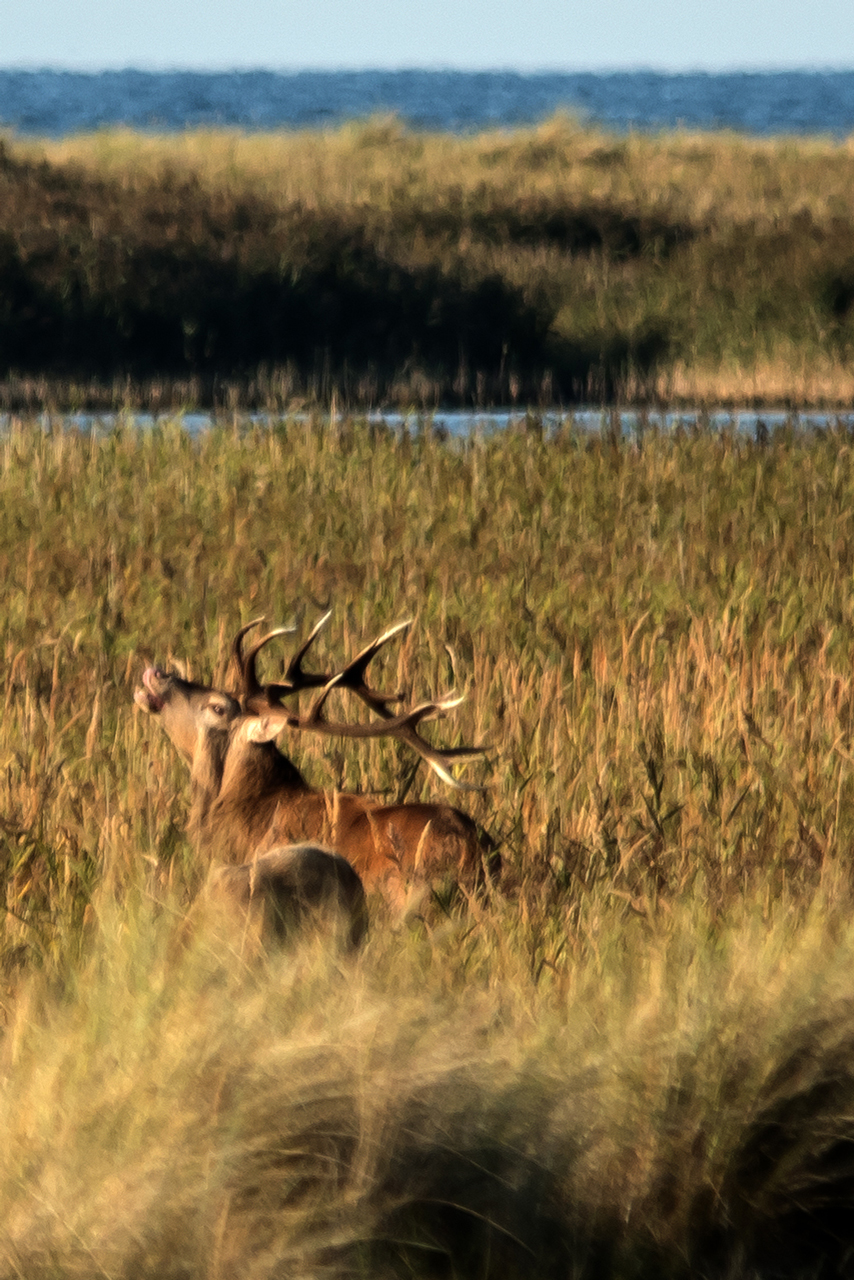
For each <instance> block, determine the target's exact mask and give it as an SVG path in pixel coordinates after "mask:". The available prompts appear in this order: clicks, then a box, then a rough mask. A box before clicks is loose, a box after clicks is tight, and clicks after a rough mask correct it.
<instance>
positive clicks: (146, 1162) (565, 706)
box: [0, 419, 854, 1277]
mask: <svg viewBox="0 0 854 1280" xmlns="http://www.w3.org/2000/svg"><path fill="white" fill-rule="evenodd" d="M852 521H854V467H852V448H851V442H850V439H849V437H848V436H847V435H844V434H842V433H839V432H828V433H818V434H811V435H804V436H795V435H793V434H790V433H785V432H781V433H779V434H777V435H775V436H773V437H772V438H771V439H770V440H769V441H767V442H766V443H756V442H752V441H747V440H743V439H737V438H734V437H732V436H729V435H720V436H714V435H711V434H705V433H698V434H696V435H679V436H677V437H663V436H658V435H656V434H654V433H651V434H648V435H646V436H645V437H643V438H642V439H640V440H638V441H636V442H634V443H619V442H615V441H613V440H609V439H607V438H604V437H603V438H595V439H588V438H585V437H583V436H579V435H577V434H575V433H574V432H573V430H572V429H571V428H567V429H566V430H565V431H563V432H559V433H558V434H557V436H556V437H554V438H552V439H547V438H544V436H543V434H542V432H540V431H539V430H538V429H537V427H536V423H535V422H533V421H531V422H530V423H529V425H528V427H527V429H521V428H520V429H517V430H514V431H511V432H509V433H507V434H505V435H502V436H500V437H496V438H494V439H474V440H471V441H469V442H467V443H465V444H462V443H445V442H442V441H440V440H437V439H435V438H433V437H432V436H431V435H430V433H429V432H426V431H425V432H424V433H422V434H420V435H418V436H416V437H409V436H403V437H400V436H398V435H395V434H393V433H391V432H388V431H386V430H384V429H382V428H377V427H369V426H366V425H364V424H361V423H359V422H358V421H355V420H344V421H341V420H339V421H337V422H336V423H335V425H334V426H333V427H330V425H329V423H328V421H323V420H321V419H317V420H316V421H313V422H311V421H295V420H291V421H283V422H282V423H280V424H278V425H274V426H272V427H270V428H269V429H261V428H252V429H247V430H243V429H241V428H240V427H239V426H235V427H233V428H229V429H218V430H215V431H212V432H210V433H208V434H205V435H203V436H201V437H200V438H199V439H197V440H193V439H191V438H190V437H189V436H188V435H187V433H186V432H185V431H184V430H183V429H182V427H181V424H180V421H175V422H174V423H164V424H162V425H160V426H158V427H157V428H156V429H154V430H152V431H148V432H146V431H138V430H135V429H133V428H132V427H130V426H127V427H120V428H119V429H117V430H116V431H115V432H113V433H111V434H109V435H108V436H106V437H104V438H102V439H98V438H95V437H91V438H90V437H86V436H82V435H77V434H75V433H73V432H62V431H58V430H57V431H48V432H45V431H43V430H42V429H41V428H40V427H39V426H37V425H35V424H33V423H30V422H26V421H15V422H13V423H12V424H11V426H10V428H9V430H8V431H7V432H6V433H5V435H4V436H3V438H2V440H0V564H2V572H3V579H4V583H5V610H4V615H3V618H2V623H0V626H2V634H0V643H2V646H3V649H2V652H3V655H4V672H5V680H4V685H3V691H2V696H3V717H2V724H1V725H0V857H2V878H3V891H4V895H5V904H6V908H7V909H6V913H5V919H4V922H3V935H2V958H3V966H4V968H3V973H4V978H3V996H2V998H3V1036H2V1043H0V1076H1V1077H2V1088H1V1089H0V1132H2V1134H3V1137H2V1140H0V1274H2V1275H4V1276H5V1275H9V1276H16V1275H18V1276H20V1275H25V1276H42V1275H44V1276H66V1275H68V1276H87V1277H88V1276H90V1275H92V1276H94V1275H104V1274H106V1275H113V1276H128V1277H131V1276H140V1275H143V1276H148V1275H150V1276H165V1277H171V1276H175V1277H178V1276H181V1277H185V1276H192V1277H195V1276H204V1277H208V1276H229V1275H241V1276H250V1277H251V1276H255V1275H257V1276H277V1275H278V1276H284V1275H287V1276H297V1275H300V1276H302V1275H305V1276H321V1275H334V1276H338V1275H341V1276H351V1275H363V1274H365V1275H389V1276H397V1275H424V1276H445V1275H447V1276H496V1277H498V1276H513V1275H515V1274H523V1273H524V1274H529V1273H530V1272H532V1271H534V1272H536V1273H537V1274H539V1275H544V1276H551V1275H554V1276H558V1275H569V1274H571V1275H579V1276H580V1275H585V1276H586V1275H590V1276H600V1275H614V1276H637V1275H646V1274H650V1275H652V1274H655V1275H662V1274H664V1275H674V1276H675V1275H680V1276H681V1275H685V1276H687V1275H696V1274H704V1275H710V1276H711V1275H720V1276H735V1275H739V1276H740V1275H745V1276H747V1275H750V1276H754V1275H758V1276H765V1275H768V1276H771V1275H773V1276H804V1277H805V1276H818V1275H822V1276H823V1275H828V1276H830V1275H834V1276H835V1275H846V1274H848V1270H847V1268H848V1267H849V1265H850V1263H849V1254H850V1250H851V1244H852V1233H851V1228H850V1222H851V1220H852V1212H851V1210H852V1207H854V1205H852V1194H853V1193H854V1183H852V1177H854V1132H852V1129H854V1122H852V1116H854V1068H852V1063H854V1052H852V1050H854V1043H852V1041H854V1009H853V1008H852V999H851V976H850V975H851V972H852V958H854V936H852V926H851V923H850V921H851V908H852V892H851V870H850V862H851V849H852V842H854V841H853V839H852V838H853V837H854V825H853V823H852V784H854V757H852V741H851V736H852V727H853V726H852V717H854V702H852V691H851V676H850V673H851V662H852V655H854V609H852V593H851V585H852V572H853V571H854V541H852ZM328 603H332V604H333V606H334V609H335V612H334V616H333V620H332V622H331V623H330V626H329V628H328V630H327V634H326V635H325V638H324V640H323V642H322V643H323V645H325V646H327V647H326V652H327V653H329V654H330V655H331V656H332V657H333V660H334V658H335V657H340V656H342V655H343V654H344V653H352V652H354V651H355V649H356V647H357V646H358V645H359V644H360V643H361V642H362V641H363V640H365V639H366V638H368V637H369V636H370V635H372V634H376V633H377V632H378V631H379V630H380V629H382V628H384V627H385V626H387V625H388V624H390V623H392V622H394V621H396V620H398V619H400V618H402V617H406V616H412V615H414V616H415V617H416V625H415V626H414V627H413V628H412V631H411V633H410V634H409V636H408V637H407V639H406V640H405V642H404V644H403V645H402V646H401V647H400V650H399V652H398V653H397V654H390V655H389V656H388V657H387V658H386V660H385V661H386V664H387V668H386V671H387V675H386V678H387V679H389V680H390V681H391V683H392V684H394V683H395V681H396V682H397V684H398V686H399V687H405V688H410V689H411V690H412V693H413V696H414V697H420V696H421V695H422V694H427V693H432V692H435V691H437V690H439V689H444V688H446V687H447V686H448V684H449V683H450V682H451V680H452V674H451V661H450V659H449V655H448V653H447V652H446V649H445V645H449V646H450V647H451V649H452V651H453V657H454V663H455V665H456V669H457V674H458V678H459V679H460V680H461V682H463V683H464V684H465V685H466V686H469V697H468V699H467V701H466V703H465V704H464V705H463V706H462V707H461V708H460V709H459V711H458V712H457V713H456V714H455V716H454V719H453V720H450V721H446V722H444V723H443V724H442V725H441V726H439V731H440V733H441V735H442V737H443V740H445V741H449V742H451V741H453V740H455V738H456V737H457V736H459V738H460V739H461V740H464V741H469V742H471V741H488V742H490V743H492V744H493V754H492V757H491V760H490V762H489V764H488V765H476V766H472V767H471V773H472V776H473V777H476V778H477V777H478V774H477V770H478V769H480V770H481V772H480V775H479V777H480V780H481V781H483V782H485V783H486V784H487V786H486V790H485V791H484V792H483V793H482V794H481V795H476V796H474V797H473V799H472V801H471V803H470V804H469V805H468V806H467V807H468V808H469V809H470V811H471V812H472V813H473V815H474V816H475V817H477V818H478V820H480V821H483V822H484V823H485V824H486V826H487V827H488V829H489V830H490V831H491V832H492V834H493V836H494V837H495V838H496V840H497V841H498V842H499V844H500V846H501V849H502V854H503V856H504V860H505V865H506V867H507V875H506V880H505V883H504V885H503V886H502V890H501V891H500V892H499V893H496V894H494V895H493V896H492V897H490V898H489V899H487V900H485V901H482V902H474V903H471V904H465V903H463V904H456V905H453V904H444V905H443V904H439V903H437V904H435V908H434V911H433V912H432V913H431V914H430V916H429V917H428V918H427V919H426V920H424V921H422V922H414V923H413V924H411V925H410V926H407V927H406V928H405V929H402V930H393V929H392V927H391V924H390V922H389V921H388V920H387V918H386V917H385V915H384V913H383V911H382V909H381V907H380V906H379V905H378V904H374V925H373V929H372V932H371V936H370V939H369V942H368V946H367V949H366V951H365V952H364V954H363V955H362V956H360V957H359V959H358V960H357V961H356V962H355V963H354V964H353V965H352V966H349V965H346V964H344V963H343V962H340V961H338V960H336V959H334V958H329V957H324V956H323V954H322V953H321V951H320V949H319V948H318V947H317V946H312V945H311V944H307V946H306V949H305V950H304V951H301V952H299V953H298V954H296V955H291V956H286V957H280V958H271V959H270V960H269V962H267V963H265V964H263V965H261V966H258V965H251V964H249V963H248V962H247V961H246V960H244V959H243V958H242V957H240V956H238V955H232V954H226V955H222V954H218V951H221V948H219V947H218V946H217V944H216V941H215V940H213V939H210V938H205V937H200V938H197V939H195V940H194V942H193V943H192V945H190V946H189V947H188V948H185V949H184V950H181V948H179V947H177V946H176V934H177V931H178V930H180V926H181V922H182V920H183V915H184V912H185V910H186V905H187V902H188V901H189V898H190V896H191V894H192V891H193V889H194V886H195V885H196V884H197V883H198V878H199V875H200V874H201V872H200V869H199V868H197V867H194V866H193V865H192V862H191V859H190V856H189V852H188V848H187V845H186V842H185V839H184V836H183V822H184V816H185V784H186V780H185V777H184V775H183V771H182V766H180V764H179V763H178V761H177V760H176V759H175V758H174V754H173V752H172V749H171V748H170V746H169V744H168V743H167V742H166V741H165V738H164V737H163V736H162V735H159V734H158V733H157V728H156V726H152V724H151V722H150V721H148V720H147V719H146V718H144V717H141V716H138V715H136V714H135V713H134V711H133V708H132V705H131V693H132V688H133V684H134V682H135V681H136V680H137V679H138V677H139V673H140V671H141V669H142V667H143V665H144V664H145V663H147V662H148V661H150V660H151V659H152V658H154V657H158V658H159V659H161V660H163V661H166V660H169V659H170V658H173V659H176V660H181V661H185V662H187V663H188V664H189V665H190V666H191V668H192V669H193V670H194V671H195V672H197V673H199V674H202V675H204V676H205V677H206V678H209V677H214V678H215V679H217V680H222V679H223V675H224V670H225V663H226V659H227V655H228V640H229V638H230V636H231V635H232V634H233V632H234V631H235V630H236V628H237V626H238V625H239V623H240V622H241V621H243V620H245V619H246V618H247V617H250V616H257V614H258V613H259V612H262V611H263V612H266V613H267V614H268V616H269V617H270V618H271V620H274V621H276V622H281V621H291V620H295V621H297V622H299V623H300V625H301V627H303V628H304V629H307V628H308V627H309V626H310V625H311V624H312V623H313V621H314V620H315V619H316V617H317V616H318V613H319V612H320V611H321V610H323V609H324V608H325V607H326V605H327V604H328ZM270 662H271V667H273V668H274V666H275V664H274V662H273V660H272V658H271V660H270ZM283 746H285V748H286V749H290V748H292V749H293V750H294V752H295V754H297V755H298V758H299V761H300V764H301V766H303V767H304V770H305V772H306V773H307V775H308V776H309V777H310V778H311V780H312V781H313V782H315V783H317V784H324V785H327V786H346V787H349V788H362V789H374V790H378V789H382V790H385V791H387V792H388V793H390V794H393V795H394V794H403V793H404V792H406V791H407V789H408V788H409V792H408V793H409V794H410V795H417V794H420V793H422V789H423V794H425V795H427V794H438V792H437V790H436V789H434V785H433V783H432V782H431V781H430V779H429V778H428V776H427V775H426V772H424V773H423V774H422V772H419V773H418V774H417V776H416V778H415V781H414V784H413V781H412V778H411V770H410V761H409V760H408V759H407V758H406V756H405V755H404V754H401V753H399V751H398V749H397V748H396V747H394V746H389V745H388V744H385V745H383V744H380V743H364V744H361V745H360V746H359V747H351V746H348V745H346V744H341V745H340V747H339V746H338V745H336V744H334V743H332V744H330V743H328V742H326V743H325V742H322V741H318V742H310V741H305V742H303V741H299V742H294V743H283Z"/></svg>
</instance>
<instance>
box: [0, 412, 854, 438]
mask: <svg viewBox="0 0 854 1280" xmlns="http://www.w3.org/2000/svg"><path fill="white" fill-rule="evenodd" d="M19 421H36V422H38V423H39V425H40V426H41V427H42V429H43V430H45V431H50V430H55V429H57V428H59V429H67V430H71V431H80V432H83V433H85V434H94V435H107V434H109V433H110V432H111V431H113V430H115V428H116V427H117V426H119V425H122V426H127V427H131V428H134V429H141V430H145V429H154V428H156V427H158V426H159V427H163V426H166V425H167V424H174V425H178V426H180V427H181V428H182V429H183V430H184V431H186V432H187V434H188V435H190V436H198V435H201V434H203V433H204V432H206V431H210V430H212V429H213V428H215V427H220V428H222V427H230V428H236V429H237V430H241V429H250V428H252V427H259V426H260V427H265V426H272V425H275V424H277V423H281V422H293V421H301V422H305V423H308V422H315V421H316V422H318V423H319V424H321V425H323V426H326V427H329V426H332V427H334V426H335V425H336V423H337V424H341V423H343V422H344V421H347V422H367V423H369V424H372V425H375V426H386V427H388V428H389V429H391V430H396V431H404V430H406V431H409V432H411V433H413V434H416V433H420V432H425V431H426V432H432V433H433V434H435V435H437V436H439V437H443V438H447V439H456V440H466V439H469V438H471V437H477V436H481V437H484V436H492V435H496V434H499V433H501V432H502V431H506V430H508V429H511V430H517V431H519V430H531V431H537V432H544V433H545V434H547V435H554V434H555V433H557V432H559V431H569V432H571V431H575V432H577V433H579V434H582V435H590V436H595V435H619V436H621V437H622V438H624V439H632V438H637V437H642V436H643V434H644V433H645V432H648V431H651V432H663V433H675V432H678V431H686V432H697V431H713V432H727V431H730V432H733V433H735V434H736V435H739V436H742V437H749V438H753V439H757V440H760V441H761V440H765V439H768V438H769V437H771V436H773V435H774V433H775V432H778V431H786V430H788V431H795V432H798V433H809V432H811V431H840V432H846V433H852V434H854V409H851V410H828V411H825V410H801V411H792V410H790V411H787V410H783V409H714V410H705V409H703V410H701V409H673V410H664V409H660V410H659V409H607V408H606V409H602V408H579V409H573V410H572V411H570V412H567V411H565V410H559V409H550V410H542V411H539V410H536V411H535V410H528V411H524V412H520V411H519V410H518V409H503V410H467V409H436V410H433V411H431V412H429V413H424V412H411V413H400V412H391V411H389V412H379V411H376V412H371V413H358V412H356V413H352V414H343V415H342V414H337V415H335V416H334V417H330V415H329V413H328V412H317V413H315V414H306V413H296V414H289V413H272V412H268V411H261V412H255V413H221V414H216V413H206V412H205V413H192V412H187V413H162V414H151V413H130V412H128V411H122V412H121V413H84V412H79V413H64V414H63V413H48V412H43V413H40V414H36V415H31V414H28V413H17V414H10V413H4V414H0V431H2V432H7V431H9V430H10V429H11V427H12V423H13V422H19Z"/></svg>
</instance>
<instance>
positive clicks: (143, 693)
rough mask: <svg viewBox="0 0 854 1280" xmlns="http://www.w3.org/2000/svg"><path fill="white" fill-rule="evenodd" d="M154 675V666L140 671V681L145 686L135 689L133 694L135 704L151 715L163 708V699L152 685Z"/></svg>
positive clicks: (155, 673)
mask: <svg viewBox="0 0 854 1280" xmlns="http://www.w3.org/2000/svg"><path fill="white" fill-rule="evenodd" d="M156 675H157V672H156V671H155V669H154V667H147V668H146V669H145V671H143V673H142V683H143V685H144V686H145V688H141V689H136V690H135V691H134V695H133V700H134V702H135V703H136V705H137V706H138V707H141V708H142V710H143V711H148V712H150V713H151V714H152V715H157V713H158V712H159V711H162V710H163V699H162V698H161V697H160V695H159V694H158V693H156V692H155V690H154V689H153V687H152V685H153V683H154V680H155V678H156Z"/></svg>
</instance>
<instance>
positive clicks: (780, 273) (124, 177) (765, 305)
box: [0, 116, 854, 409]
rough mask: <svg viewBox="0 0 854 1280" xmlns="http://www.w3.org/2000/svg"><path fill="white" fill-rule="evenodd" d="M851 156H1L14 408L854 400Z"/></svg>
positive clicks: (355, 130)
mask: <svg viewBox="0 0 854 1280" xmlns="http://www.w3.org/2000/svg"><path fill="white" fill-rule="evenodd" d="M852 191H854V151H852V146H851V142H850V140H848V141H845V142H835V141H832V140H828V139H792V138H776V139H771V140H767V139H766V140H756V139H750V138H744V137H740V136H736V135H729V134H711V133H710V134H689V133H685V134H679V133H677V134H666V135H661V136H649V135H642V134H638V135H632V134H630V135H625V136H622V135H612V134H607V133H603V132H601V131H596V130H594V129H590V128H583V127H581V126H580V125H579V124H578V123H577V122H575V121H573V120H571V119H570V118H567V117H562V116H558V117H555V118H554V119H552V120H549V121H546V122H545V123H544V124H542V125H540V126H539V127H537V128H534V129H527V130H518V131H506V132H497V131H496V132H486V133H481V134H477V135H474V136H471V137H450V136H444V135H431V134H422V133H416V132H412V131H408V130H407V129H406V128H404V127H403V126H402V125H401V124H400V122H399V121H396V120H394V119H376V120H369V121H367V122H363V123H361V124H353V125H348V126H346V127H343V128H339V129H337V130H332V131H328V132H323V131H314V132H311V131H309V132H302V133H300V132H297V133H279V134H261V135H247V134H241V133H236V132H189V133H186V134H182V135H177V136H175V135H173V136H148V135H141V134H133V133H129V132H122V131H105V132H103V133H98V134H94V135H91V136H86V137H78V138H70V139H66V140H62V141H53V142H49V141H44V142H32V141H24V140H17V139H14V138H9V139H8V140H7V141H6V143H5V144H4V145H3V149H2V158H1V159H0V379H2V383H0V403H5V404H6V405H7V406H9V407H13V408H22V407H27V406H29V407H37V406H39V405H41V404H42V403H44V402H45V401H48V402H51V403H54V404H56V405H60V406H64V407H68V406H72V407H73V406H79V405H83V404H91V405H114V406H122V405H127V404H129V403H135V404H143V403H144V404H147V405H151V406H153V407H169V406H174V407H181V406H187V405H190V404H195V403H199V402H204V403H207V404H218V405H221V406H229V405H236V404H241V405H244V406H246V405H252V406H263V407H272V408H277V409H278V408H283V407H293V406H295V405H296V404H298V403H303V404H306V403H307V404H329V403H330V401H331V400H332V399H333V398H334V399H335V401H336V403H338V404H339V405H345V406H349V407H351V408H355V409H364V408H366V407H368V406H371V405H417V406H426V407H433V406H435V405H437V404H440V403H441V404H451V403H453V404H460V405H484V404H492V405H495V404H518V405H521V406H524V405H526V404H534V405H540V406H542V405H547V404H555V403H562V404H570V403H576V402H578V401H588V402H589V401H593V402H607V403H611V402H614V401H619V402H622V403H646V404H648V403H655V402H661V401H664V402H667V403H682V404H685V403H688V404H701V405H709V404H744V403H749V404H772V403H773V404H778V405H789V406H795V405H801V406H803V405H818V406H831V407H833V406H840V405H844V404H850V403H851V401H852V398H854V378H852V373H851V353H852V342H854V328H852V325H854V301H852V300H854V257H852V249H851V245H852V231H853V230H854V224H852V213H851V209H852Z"/></svg>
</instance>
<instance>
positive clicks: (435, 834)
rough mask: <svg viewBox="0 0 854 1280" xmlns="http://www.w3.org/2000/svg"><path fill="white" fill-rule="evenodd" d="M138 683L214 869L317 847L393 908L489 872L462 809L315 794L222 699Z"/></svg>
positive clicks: (490, 863)
mask: <svg viewBox="0 0 854 1280" xmlns="http://www.w3.org/2000/svg"><path fill="white" fill-rule="evenodd" d="M143 679H144V684H145V688H144V689H140V690H138V691H137V694H136V702H137V704H138V705H139V706H141V707H142V708H143V710H145V711H148V712H150V713H151V714H154V715H157V716H158V718H159V719H160V722H161V724H162V725H163V727H164V729H165V730H166V733H167V734H168V735H169V737H170V739H171V740H172V742H173V743H174V745H175V746H176V748H177V749H178V750H179V752H181V754H182V755H183V756H184V757H185V759H187V760H188V762H189V764H190V771H191V788H192V803H191V813H190V830H191V834H192V837H193V840H194V842H195V844H196V845H197V847H198V848H199V849H200V850H201V849H204V850H205V852H206V854H207V856H208V857H210V858H212V859H213V860H215V861H218V862H222V863H229V864H241V863H245V862H249V861H251V860H252V859H253V858H256V857H258V856H259V855H262V854H265V853H267V852H268V851H269V850H271V849H273V848H275V847H276V846H279V845H282V844H285V843H296V842H300V841H320V842H321V843H323V844H327V845H329V846H330V847H331V848H333V849H334V850H336V851H337V852H338V853H339V854H340V855H341V856H342V857H344V858H346V860H347V861H348V862H349V863H350V864H351V865H352V866H353V867H354V868H355V870H356V871H357V872H358V874H359V876H360V877H361V878H362V880H363V882H364V884H365V887H366V888H367V889H369V890H370V889H374V888H379V889H380V890H382V891H383V892H384V893H385V895H386V896H387V897H389V898H390V899H391V900H392V901H393V902H394V903H395V904H397V905H399V904H400V903H401V900H402V896H403V895H404V894H405V891H406V885H407V883H408V882H411V881H416V882H419V883H420V884H422V885H424V884H428V883H429V882H431V881H436V880H439V879H443V878H448V879H453V880H454V881H456V882H458V883H460V884H462V885H464V886H466V887H469V888H471V887H474V885H475V884H477V883H478V882H479V881H481V880H482V879H483V875H484V871H485V870H488V871H489V872H490V874H494V872H495V870H496V869H497V866H496V864H497V858H496V855H495V854H494V853H493V851H492V846H491V843H490V842H489V840H488V838H487V837H485V836H481V835H479V833H478V830H477V827H476V826H475V824H474V822H473V821H472V820H471V818H469V817H468V816H467V815H466V814H464V813H461V812H460V810H458V809H455V808H453V807H452V806H450V805H446V804H398V805H384V804H380V803H378V802H375V801H372V800H370V799H369V798H367V797H365V796H361V795H354V794H348V793H342V792H334V793H331V792H322V791H316V790H314V789H313V788H311V787H310V786H309V785H308V783H307V782H306V781H305V779H304V778H303V777H302V775H301V774H300V772H299V770H298V769H297V768H296V767H295V766H294V765H293V764H292V762H291V761H290V760H289V759H288V758H287V756H285V755H283V754H282V753H281V752H280V751H279V750H278V749H277V747H276V746H275V744H274V743H273V742H272V741H271V740H263V741H257V740H254V739H253V737H252V733H253V731H255V729H256V727H257V725H258V723H259V720H258V717H254V716H251V715H246V714H244V713H243V711H242V709H241V707H240V704H239V703H238V702H237V701H236V700H235V699H234V698H232V697H230V695H228V694H225V693H222V692H220V691H219V690H216V689H211V688H209V687H207V686H204V685H197V684H192V683H191V682H189V681H186V680H182V679H181V678H180V677H179V676H177V675H175V674H174V673H163V672H159V671H151V670H149V671H147V672H146V673H145V676H144V678H143ZM214 713H216V714H214Z"/></svg>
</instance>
